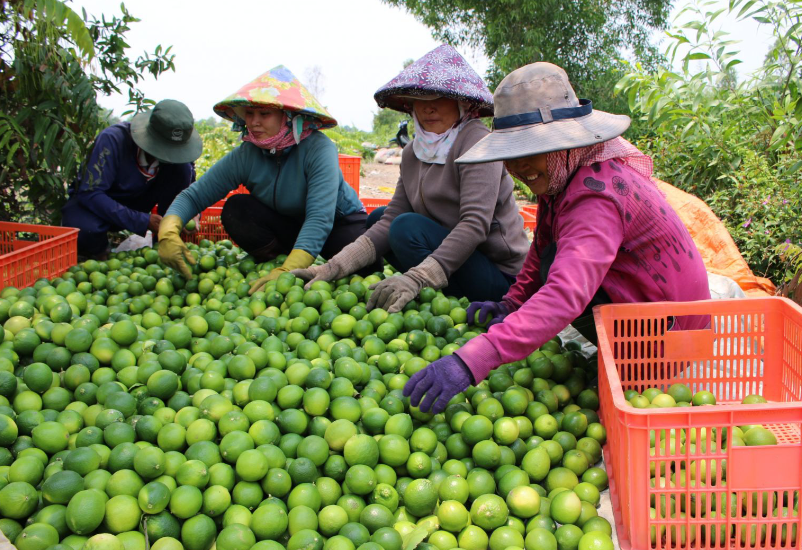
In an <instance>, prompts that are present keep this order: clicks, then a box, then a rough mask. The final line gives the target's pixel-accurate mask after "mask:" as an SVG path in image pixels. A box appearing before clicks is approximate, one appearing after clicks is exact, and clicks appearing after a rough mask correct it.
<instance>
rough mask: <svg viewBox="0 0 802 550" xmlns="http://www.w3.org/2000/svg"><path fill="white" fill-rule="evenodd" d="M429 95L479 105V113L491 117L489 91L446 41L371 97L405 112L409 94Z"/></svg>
mask: <svg viewBox="0 0 802 550" xmlns="http://www.w3.org/2000/svg"><path fill="white" fill-rule="evenodd" d="M433 95H436V96H442V97H448V98H451V99H456V100H460V101H468V102H470V103H473V104H475V105H477V106H478V107H479V116H493V94H491V93H490V90H488V89H487V85H486V84H485V83H484V81H483V80H482V78H481V77H480V76H479V75H478V74H476V71H474V70H473V68H472V67H471V66H470V65H468V62H467V61H465V58H463V57H462V56H461V55H460V54H459V52H457V50H455V49H454V48H453V47H451V46H449V45H447V44H443V45H442V46H438V47H437V48H435V49H434V50H432V51H430V52H429V53H427V54H426V55H424V56H423V57H421V58H420V59H418V60H417V61H415V62H414V63H413V64H412V65H410V66H409V67H407V68H406V69H404V70H403V71H401V72H400V73H399V74H398V76H396V77H395V78H394V79H392V80H391V81H390V82H388V83H387V84H385V85H384V86H382V87H381V88H379V90H378V91H377V92H376V93H375V94H374V96H373V98H374V99H375V100H376V103H378V104H379V107H386V108H389V109H393V110H396V111H401V112H404V113H407V112H409V108H410V107H409V103H408V99H409V98H410V97H413V98H414V97H416V96H421V97H426V96H433ZM405 99H406V100H405Z"/></svg>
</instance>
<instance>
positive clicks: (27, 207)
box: [0, 0, 174, 223]
mask: <svg viewBox="0 0 802 550" xmlns="http://www.w3.org/2000/svg"><path fill="white" fill-rule="evenodd" d="M120 9H121V12H122V13H121V15H120V16H119V17H118V16H116V15H115V16H112V17H111V18H107V17H102V18H101V19H97V18H94V17H91V16H87V15H86V14H85V13H84V15H83V17H81V16H79V15H78V14H77V13H75V12H74V11H73V10H72V9H70V8H69V6H67V5H66V4H65V3H64V2H63V1H61V0H17V1H9V2H4V3H2V4H0V159H1V160H2V165H3V168H2V171H0V219H3V220H24V221H34V222H44V223H58V219H59V218H60V207H61V205H62V204H63V203H64V201H65V200H66V197H67V187H68V185H70V184H71V182H72V181H73V180H74V179H75V177H76V175H77V174H78V170H79V166H80V163H81V162H82V161H83V160H84V159H85V157H86V155H87V152H88V150H89V147H90V146H91V143H92V141H93V140H94V137H95V135H97V133H98V132H99V131H100V130H102V129H103V128H104V127H105V126H106V125H107V124H108V120H107V117H106V115H107V113H104V112H103V110H102V109H101V108H100V106H99V105H98V104H97V94H98V93H102V94H110V93H117V92H120V91H121V89H127V91H128V97H129V103H130V105H131V108H132V110H131V111H129V113H126V114H130V113H132V112H135V111H137V110H139V109H142V108H143V107H145V106H147V105H150V104H152V103H153V101H151V100H149V99H147V98H146V97H145V96H144V95H143V94H142V92H141V91H140V90H139V89H138V88H137V85H138V83H139V82H140V81H141V79H142V78H143V75H144V74H145V73H148V74H150V75H152V76H154V77H155V76H158V75H159V74H161V73H162V72H164V71H167V70H173V69H174V66H173V56H172V55H171V54H170V48H167V49H166V50H163V49H162V48H161V46H159V47H157V48H156V50H155V52H154V53H153V54H145V55H144V56H142V57H139V58H136V59H131V58H129V57H128V55H127V53H126V52H127V50H128V48H129V47H128V44H126V43H125V40H124V37H125V33H126V32H127V31H128V30H129V29H130V27H129V25H130V24H131V23H134V22H136V21H138V19H136V18H135V17H134V16H132V15H131V14H130V13H129V12H128V11H127V10H126V9H125V6H123V5H121V7H120ZM90 61H91V67H90V65H89V63H90Z"/></svg>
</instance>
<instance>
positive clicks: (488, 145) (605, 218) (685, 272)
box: [404, 63, 710, 412]
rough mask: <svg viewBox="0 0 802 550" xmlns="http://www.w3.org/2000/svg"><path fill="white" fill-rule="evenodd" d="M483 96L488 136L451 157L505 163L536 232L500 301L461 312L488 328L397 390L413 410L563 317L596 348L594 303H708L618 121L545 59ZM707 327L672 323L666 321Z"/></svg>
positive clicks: (472, 379) (671, 219) (449, 393)
mask: <svg viewBox="0 0 802 550" xmlns="http://www.w3.org/2000/svg"><path fill="white" fill-rule="evenodd" d="M494 101H495V106H496V111H495V118H494V121H493V122H494V124H493V132H492V133H491V134H490V135H488V136H487V137H485V138H484V139H482V140H481V141H480V142H478V143H477V144H476V145H475V146H474V147H473V148H472V149H471V150H470V151H468V152H467V153H465V154H464V155H462V156H461V157H460V158H459V159H458V160H457V162H458V163H479V162H491V161H498V160H504V162H505V166H506V167H507V170H508V171H509V172H510V173H511V174H513V175H514V176H516V177H517V178H518V179H520V180H521V181H523V182H524V183H526V185H527V186H529V188H530V189H531V190H532V192H533V193H535V194H536V195H537V196H538V221H537V228H536V231H535V238H534V242H533V243H532V246H531V248H530V249H529V253H528V255H527V258H526V261H525V262H524V266H523V268H522V270H521V272H520V273H519V274H518V277H517V279H516V281H515V283H514V284H513V285H512V287H511V288H510V290H509V292H507V294H506V295H505V296H504V298H503V299H502V300H501V301H500V302H474V303H472V304H471V306H470V307H469V308H468V315H469V317H470V316H471V315H474V314H475V313H476V312H479V321H480V322H485V321H487V320H490V319H492V320H491V321H490V325H491V326H490V329H489V330H488V332H487V333H486V334H482V335H480V336H478V337H476V338H474V339H473V340H471V341H470V342H468V343H467V344H465V346H463V347H462V348H461V349H460V350H459V351H457V352H456V354H455V355H452V356H448V357H444V358H443V359H440V360H438V361H435V362H434V363H432V364H431V365H429V366H428V367H427V368H426V369H424V370H422V371H420V372H418V373H416V374H415V375H414V376H413V377H412V378H411V379H410V380H409V382H408V383H407V385H406V387H405V389H404V393H405V395H408V396H411V402H412V404H413V405H418V404H420V406H421V409H423V410H429V409H431V408H432V405H434V407H433V410H434V411H435V412H439V411H442V410H444V409H445V406H446V404H447V403H448V401H449V400H450V399H451V398H452V397H453V396H454V395H456V394H457V393H459V392H460V391H462V390H464V389H465V388H466V387H467V386H468V385H470V384H472V383H478V382H479V381H481V380H483V379H484V378H485V377H486V376H487V374H488V373H489V372H490V371H491V370H492V369H494V368H496V367H498V366H499V365H502V364H505V363H510V362H513V361H518V360H520V359H523V358H525V357H526V356H527V355H529V354H530V353H532V351H534V350H535V349H537V348H538V347H540V346H541V345H542V344H544V343H545V342H546V341H548V340H550V339H551V338H553V337H554V336H555V335H556V334H557V333H558V332H559V331H561V330H562V329H563V328H565V327H566V326H567V325H568V324H572V325H573V326H574V328H576V329H577V330H578V331H579V332H580V333H582V334H583V335H584V336H585V337H586V338H588V339H589V340H590V341H591V342H593V343H595V338H596V333H595V325H594V322H593V315H592V312H591V308H592V307H593V306H595V305H598V304H602V303H621V302H657V301H691V300H703V299H709V298H710V291H709V288H708V283H707V274H706V271H705V267H704V264H703V263H702V259H701V257H700V255H699V252H698V251H697V249H696V246H695V245H694V243H693V240H692V239H691V237H690V235H689V234H688V231H687V229H686V228H685V226H684V225H683V224H682V222H681V221H680V219H679V217H678V216H677V214H676V213H675V212H674V211H673V210H672V208H671V207H670V206H669V205H668V203H667V202H666V200H665V197H663V195H662V194H661V193H660V191H658V190H657V187H656V186H655V185H654V183H653V182H652V181H651V179H650V176H651V174H652V160H651V158H649V157H648V156H646V155H644V154H643V153H641V152H640V151H638V149H636V148H635V147H634V146H633V145H632V144H631V143H629V142H628V141H626V140H624V139H623V138H621V137H619V136H620V135H621V134H622V133H623V132H624V131H625V130H626V129H627V128H628V127H629V123H630V120H629V117H627V116H624V115H612V114H609V113H605V112H602V111H594V110H593V107H592V103H591V102H590V101H588V100H584V99H583V100H580V99H577V97H576V94H575V93H574V90H573V88H572V87H571V84H570V82H569V81H568V76H567V75H566V73H565V71H564V70H562V69H561V68H559V67H557V66H555V65H552V64H550V63H534V64H531V65H527V66H525V67H522V68H520V69H518V70H516V71H514V72H512V73H511V74H509V75H508V76H507V77H506V78H505V79H504V80H503V81H502V82H501V84H499V87H498V89H497V90H496V92H495V94H494ZM707 322H708V320H707V319H706V318H703V317H686V318H681V319H679V318H678V319H675V320H674V322H673V326H672V327H671V328H673V329H684V330H688V329H691V330H692V329H698V328H703V327H704V326H705V325H706V323H707ZM424 396H425V397H424Z"/></svg>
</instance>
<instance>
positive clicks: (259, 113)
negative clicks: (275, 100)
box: [245, 107, 284, 139]
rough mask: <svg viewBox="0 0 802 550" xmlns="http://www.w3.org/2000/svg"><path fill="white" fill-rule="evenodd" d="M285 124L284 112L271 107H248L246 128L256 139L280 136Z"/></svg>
mask: <svg viewBox="0 0 802 550" xmlns="http://www.w3.org/2000/svg"><path fill="white" fill-rule="evenodd" d="M283 123H284V111H282V110H281V109H273V108H271V107H246V108H245V126H247V127H248V130H249V131H250V132H251V134H253V137H255V138H256V139H267V138H271V137H273V136H275V135H276V134H278V132H279V130H281V125H282V124H283Z"/></svg>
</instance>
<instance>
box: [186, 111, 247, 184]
mask: <svg viewBox="0 0 802 550" xmlns="http://www.w3.org/2000/svg"><path fill="white" fill-rule="evenodd" d="M195 128H196V129H197V130H198V133H199V134H200V137H201V139H202V140H203V153H201V156H200V157H199V158H198V160H196V161H195V173H196V176H197V177H201V176H202V175H203V174H204V173H205V172H206V171H207V170H208V169H209V168H211V167H212V165H214V163H215V162H217V161H218V160H220V159H221V158H223V157H224V156H225V155H226V153H228V152H229V151H231V150H232V149H234V148H235V147H237V146H238V145H239V144H240V143H242V139H241V138H240V133H239V132H234V131H233V130H231V123H230V122H228V121H219V122H217V121H215V120H214V119H213V118H209V119H206V120H202V121H197V122H195Z"/></svg>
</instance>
